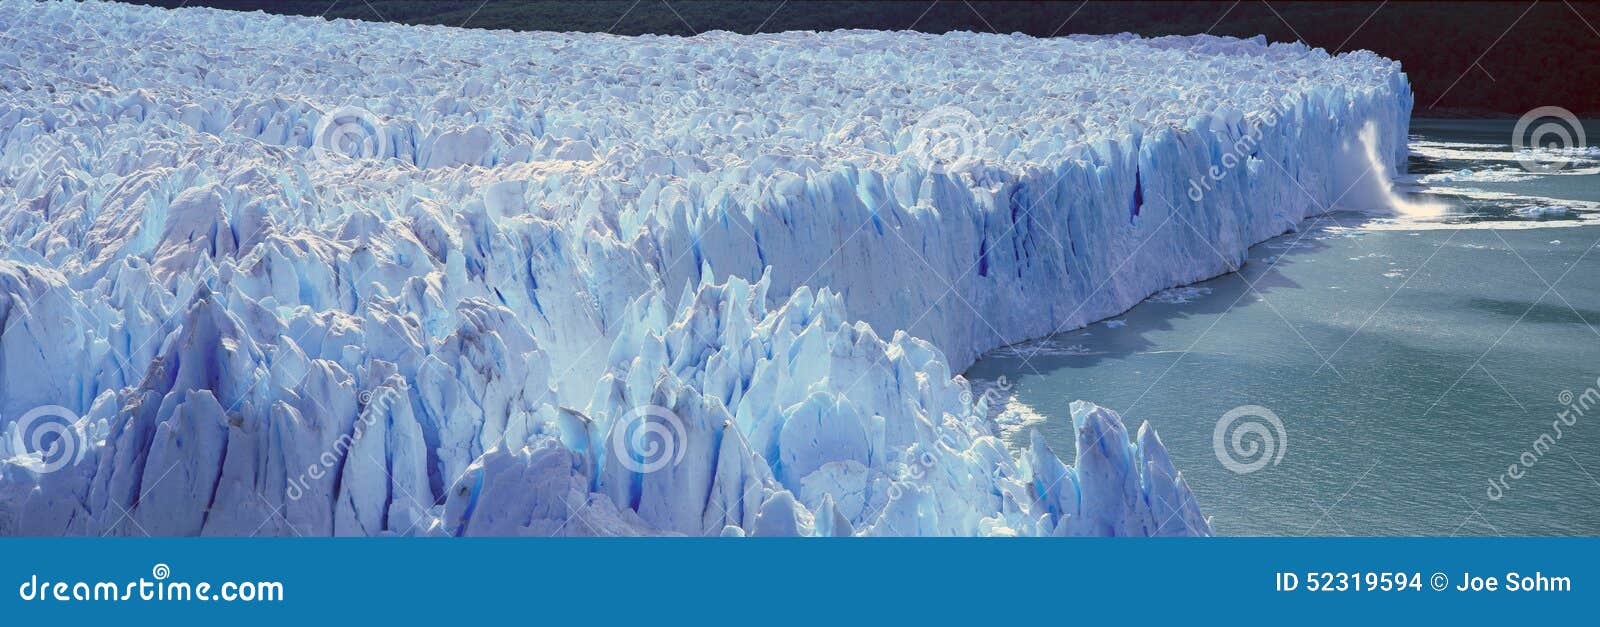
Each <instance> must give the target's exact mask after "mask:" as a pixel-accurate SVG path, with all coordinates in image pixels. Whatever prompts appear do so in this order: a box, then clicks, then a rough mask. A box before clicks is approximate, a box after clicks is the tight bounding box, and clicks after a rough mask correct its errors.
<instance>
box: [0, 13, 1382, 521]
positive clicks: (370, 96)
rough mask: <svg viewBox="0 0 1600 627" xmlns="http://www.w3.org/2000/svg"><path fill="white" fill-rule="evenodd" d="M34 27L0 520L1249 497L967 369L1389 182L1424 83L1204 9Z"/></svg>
mask: <svg viewBox="0 0 1600 627" xmlns="http://www.w3.org/2000/svg"><path fill="white" fill-rule="evenodd" d="M0 31H3V32H5V33H6V34H5V35H3V36H0V203H3V204H0V233H3V235H4V241H3V249H0V325H3V329H4V335H3V336H0V435H3V436H4V437H3V438H0V460H4V461H0V533H26V534H123V535H144V534H150V535H193V534H214V535H251V534H271V535H330V534H333V535H380V534H401V535H484V534H495V535H512V534H535V535H551V534H556V535H591V534H599V535H614V534H627V535H632V534H666V533H679V534H690V535H700V534H720V535H733V536H743V535H757V536H762V535H1048V534H1056V535H1122V534H1126V535H1154V534H1159V535H1179V534H1207V533H1210V527H1209V524H1208V522H1207V521H1206V520H1205V518H1204V517H1203V516H1202V515H1201V511H1200V508H1199V505H1198V504H1197V503H1196V502H1195V500H1194V497H1193V495H1192V494H1191V493H1190V491H1189V489H1188V487H1187V485H1185V483H1184V481H1183V479H1182V477H1181V475H1180V474H1179V473H1178V472H1177V470H1176V469H1175V468H1174V467H1173V465H1172V463H1171V461H1170V460H1169V459H1168V457H1167V455H1166V451H1165V449H1164V448H1163V447H1162V445H1161V442H1160V440H1159V439H1158V438H1157V437H1156V435H1155V433H1154V432H1153V431H1152V430H1151V429H1149V428H1148V426H1145V427H1141V428H1140V429H1139V430H1138V432H1137V433H1136V434H1130V433H1129V432H1128V431H1127V429H1126V428H1125V427H1124V425H1123V422H1122V420H1121V419H1120V418H1119V417H1118V416H1117V415H1116V414H1114V413H1112V412H1110V411H1108V410H1105V409H1103V408H1100V407H1096V406H1094V405H1092V404H1089V403H1079V404H1075V405H1074V406H1073V407H1072V408H1071V412H1072V416H1073V421H1074V424H1075V426H1076V428H1077V432H1078V441H1077V450H1076V452H1075V455H1074V457H1073V458H1072V460H1071V461H1072V463H1070V464H1067V463H1064V462H1063V461H1061V460H1060V459H1058V458H1057V456H1056V454H1055V453H1054V452H1052V451H1051V450H1050V449H1049V448H1048V447H1047V446H1045V445H1044V444H1043V442H1042V441H1041V440H1039V439H1037V438H1035V439H1034V441H1033V443H1032V445H1031V446H1030V447H1028V448H1026V449H1025V450H1023V451H1021V452H1020V453H1018V452H1012V451H1008V450H1007V449H1006V447H1005V446H1004V445H1003V444H1002V442H1001V441H1000V440H999V439H998V438H997V437H996V434H997V429H996V427H995V425H994V424H993V422H992V421H991V420H990V419H989V418H988V407H987V405H988V404H989V402H990V400H989V399H986V398H983V397H982V396H981V395H980V396H979V397H976V398H975V397H974V395H973V391H972V388H971V386H969V385H968V383H967V382H966V381H965V380H964V379H963V378H961V377H960V376H958V375H957V374H956V373H957V372H959V371H960V370H961V369H962V368H964V367H966V366H967V365H969V364H970V363H971V362H972V361H973V360H974V359H975V358H976V356H977V355H978V354H980V353H982V352H984V351H986V350H989V349H993V348H996V347H1000V346H1005V345H1008V344H1011V343H1015V342H1019V341H1022V340H1026V339H1030V338H1035V337H1041V336H1044V335H1048V334H1050V333H1051V332H1054V331H1062V330H1068V329H1071V328H1075V327H1078V326H1081V325H1083V324H1086V323H1088V322H1092V321H1094V320H1097V319H1101V318H1105V317H1107V316H1111V315H1115V314H1117V313H1119V312H1121V311H1123V310H1125V309H1127V308H1128V307H1130V306H1131V305H1133V304H1134V303H1137V302H1138V301H1139V300H1141V299H1143V298H1145V297H1147V296H1149V295H1150V294H1152V293H1155V292H1157V291H1159V290H1162V289H1166V288H1169V287H1172V286H1176V285H1183V284H1187V283H1191V282H1194V281H1197V280H1200V279H1204V278H1207V277H1211V276H1215V275H1217V274H1219V273H1222V272H1226V271H1229V270H1230V269H1232V268H1234V267H1236V266H1237V264H1239V263H1240V262H1241V261H1242V260H1243V256H1244V252H1245V249H1246V248H1247V247H1248V246H1249V245H1250V244H1252V243H1255V242H1258V241H1261V240H1263V239H1265V238H1268V237H1271V236H1273V235H1277V234H1280V233H1282V232H1284V231H1286V230H1289V229H1292V228H1294V226H1295V225H1296V224H1297V223H1298V222H1299V221H1300V220H1302V219H1303V218H1305V217H1306V216H1308V215H1312V214H1315V213H1319V212H1322V211H1325V210H1328V209H1330V208H1332V207H1334V206H1336V205H1338V204H1348V202H1347V201H1346V200H1345V198H1346V196H1347V194H1348V193H1349V192H1350V190H1352V189H1355V188H1357V187H1358V185H1359V184H1360V183H1361V181H1362V180H1364V179H1366V178H1369V177H1370V178H1373V179H1385V178H1386V177H1388V176H1389V175H1390V174H1392V172H1387V171H1384V172H1376V173H1374V172H1370V171H1367V170H1362V169H1361V168H1360V164H1362V163H1365V162H1362V161H1358V160H1357V159H1355V158H1354V157H1353V156H1352V155H1357V154H1358V153H1361V152H1362V151H1361V150H1359V149H1357V148H1355V147H1353V146H1352V142H1354V141H1356V136H1357V133H1358V131H1359V130H1360V129H1361V128H1362V127H1363V126H1364V125H1368V124H1371V125H1373V126H1374V127H1375V128H1376V129H1377V130H1378V132H1377V134H1376V141H1377V142H1378V144H1379V145H1378V146H1376V149H1377V150H1378V152H1379V154H1382V155H1388V156H1391V157H1393V160H1392V162H1393V163H1403V157H1404V154H1405V142H1404V140H1405V130H1406V123H1407V119H1408V117H1409V113H1410V109H1411V100H1412V96H1411V92H1410V89H1409V87H1408V85H1407V83H1406V80H1405V76H1404V74H1402V73H1401V72H1400V69H1399V66H1398V64H1396V63H1393V62H1391V61H1388V60H1386V59H1383V58H1381V57H1378V56H1375V55H1373V54H1370V53H1367V52H1355V53H1347V54H1342V55H1338V56H1329V55H1328V54H1326V53H1325V52H1323V51H1321V50H1317V49H1309V48H1307V47H1305V46H1303V45H1299V44H1294V45H1285V44H1272V45H1267V44H1266V43H1265V42H1264V41H1262V40H1260V39H1257V40H1234V39H1227V38H1218V37H1209V36H1198V37H1166V38H1159V39H1141V38H1137V37H1132V36H1115V37H1065V38H1056V39H1034V38H1029V37H1023V36H1004V35H982V34H971V33H951V34H947V35H926V34H918V33H909V32H901V33H884V32H867V31H838V32H830V33H808V32H797V33H782V34H767V35H756V36H742V35H735V34H730V33H724V32H713V33H705V34H701V35H699V36H696V37H690V38H679V37H651V36H644V37H616V36H610V35H600V34H556V33H512V32H491V31H476V30H465V29H454V28H443V27H426V26H419V27H406V26H396V25H387V24H377V23H365V22H351V21H324V20H321V19H316V18H298V17H278V16H268V15H263V14H260V13H234V12H224V11H216V10H210V9H180V10H162V9H153V8H144V7H133V6H123V5H116V4H103V3H97V2H88V3H82V4H78V3H56V2H47V3H42V4H40V3H34V2H27V1H23V0H0ZM1385 169H1387V167H1386V168H1385ZM52 421H53V422H52Z"/></svg>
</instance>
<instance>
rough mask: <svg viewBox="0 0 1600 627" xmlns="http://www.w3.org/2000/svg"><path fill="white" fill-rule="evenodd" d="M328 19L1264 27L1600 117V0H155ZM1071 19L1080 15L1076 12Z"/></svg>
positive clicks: (1497, 105)
mask: <svg viewBox="0 0 1600 627" xmlns="http://www.w3.org/2000/svg"><path fill="white" fill-rule="evenodd" d="M143 3H145V4H157V5H162V6H178V5H184V4H187V5H190V6H198V5H203V6H212V7H221V8H230V9H241V10H264V11H268V12H273V13H290V14H299V15H322V16H326V17H329V18H351V19H362V20H383V21H393V22H401V23H408V24H447V25H451V26H467V27H472V28H504V29H515V30H553V31H609V32H613V33H617V34H622V35H637V34H642V33H659V34H673V35H690V34H693V33H696V32H703V31H708V30H727V31H733V32H738V33H750V32H755V31H756V30H758V29H759V30H761V31H766V32H771V31H782V30H832V29H838V28H873V29H892V30H902V29H914V30H919V31H926V32H935V33H937V32H946V31H950V30H971V31H979V32H982V31H995V32H1001V33H1010V32H1023V33H1028V34H1030V35H1036V36H1051V35H1067V34H1074V33H1092V34H1101V33H1118V32H1134V33H1139V34H1143V35H1170V34H1192V33H1201V32H1211V33H1213V34H1218V35H1234V36H1246V37H1248V36H1254V35H1258V34H1264V35H1266V36H1267V37H1268V38H1269V39H1271V40H1273V41H1294V40H1296V39H1301V40H1304V41H1306V42H1307V43H1309V44H1311V45H1313V46H1318V47H1321V48H1325V49H1327V50H1329V51H1344V50H1355V49H1363V48H1364V49H1368V50H1373V51H1375V52H1378V53H1380V54H1383V55H1384V56H1387V57H1390V58H1394V59H1399V60H1400V61H1401V63H1403V64H1404V66H1405V68H1406V71H1407V73H1408V74H1409V75H1410V76H1411V80H1412V83H1413V87H1414V89H1415V91H1416V94H1417V103H1416V114H1417V115H1418V116H1456V115H1520V114H1522V113H1523V112H1525V111H1527V110H1529V109H1532V108H1534V107H1539V106H1543V105H1558V106H1562V107H1566V108H1568V109H1571V110H1573V111H1577V112H1580V113H1585V114H1589V115H1591V116H1592V115H1595V114H1600V88H1597V85H1600V30H1597V29H1596V26H1595V25H1596V24H1600V3H1596V2H1562V1H1559V0H1557V1H1555V2H1453V3H1452V2H1272V3H1266V2H1260V1H1249V2H1080V1H1067V2H963V1H961V0H944V1H939V2H928V1H926V0H922V1H905V2H898V1H886V2H860V1H857V2H817V1H813V0H790V1H783V0H764V1H753V2H729V1H691V0H678V1H675V2H670V3H668V2H664V1H662V0H602V1H592V2H574V1H568V0H539V1H517V0H488V1H487V2H485V1H484V0H460V1H437V2H429V1H421V0H339V1H337V2H335V1H333V0H189V1H188V2H183V1H182V0H155V1H153V0H144V1H143ZM1069 18H1070V19H1069Z"/></svg>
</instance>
